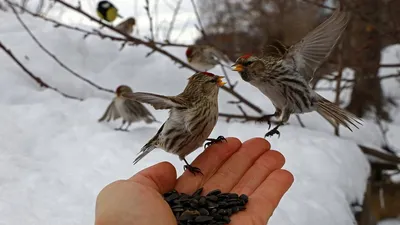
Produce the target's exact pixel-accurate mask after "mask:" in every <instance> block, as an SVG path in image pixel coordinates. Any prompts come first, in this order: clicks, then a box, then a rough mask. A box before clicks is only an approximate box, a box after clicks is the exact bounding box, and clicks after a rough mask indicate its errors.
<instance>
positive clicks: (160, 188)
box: [128, 162, 176, 194]
mask: <svg viewBox="0 0 400 225" xmlns="http://www.w3.org/2000/svg"><path fill="white" fill-rule="evenodd" d="M128 181H133V182H136V183H139V184H142V185H144V186H146V187H149V188H152V189H154V190H156V191H157V192H158V193H160V194H163V193H165V192H168V191H171V190H172V189H173V188H174V187H175V184H176V170H175V167H174V166H173V165H172V164H171V163H169V162H161V163H158V164H156V165H154V166H151V167H148V168H146V169H144V170H142V171H140V172H138V173H137V174H135V175H134V176H132V177H131V178H129V179H128Z"/></svg>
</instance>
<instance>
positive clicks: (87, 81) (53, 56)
mask: <svg viewBox="0 0 400 225" xmlns="http://www.w3.org/2000/svg"><path fill="white" fill-rule="evenodd" d="M5 1H7V2H9V1H8V0H5ZM9 6H10V7H11V9H12V10H13V12H14V15H15V16H16V17H17V19H18V21H19V22H20V24H21V25H22V27H23V28H24V29H25V30H26V32H28V34H29V36H31V38H32V39H33V41H34V42H35V43H36V44H37V45H38V46H39V47H40V48H41V49H42V50H43V51H44V52H45V53H46V54H47V55H49V56H50V57H51V58H53V59H54V61H56V62H57V63H58V64H59V65H60V66H61V67H62V68H64V69H65V70H67V71H68V72H70V73H71V74H72V75H74V76H76V77H78V78H79V79H81V80H83V81H85V82H86V83H88V84H90V85H92V86H93V87H95V88H97V89H99V90H101V91H106V92H109V93H114V91H113V90H110V89H107V88H104V87H101V86H99V85H97V84H95V83H93V82H92V81H90V80H88V79H86V78H84V77H83V76H81V75H79V74H78V73H76V72H75V71H73V70H72V69H70V68H69V67H67V66H66V65H65V64H64V63H62V62H61V61H60V60H59V59H58V58H57V57H56V56H55V55H54V54H53V53H51V52H50V51H49V50H48V49H47V48H45V47H44V46H43V45H42V43H40V41H39V40H38V39H37V38H36V37H35V35H34V34H33V33H32V31H31V30H30V29H29V28H28V27H27V26H26V24H25V23H24V22H23V21H22V19H21V17H20V16H19V15H18V13H17V11H16V10H15V8H14V7H13V5H12V4H9Z"/></svg>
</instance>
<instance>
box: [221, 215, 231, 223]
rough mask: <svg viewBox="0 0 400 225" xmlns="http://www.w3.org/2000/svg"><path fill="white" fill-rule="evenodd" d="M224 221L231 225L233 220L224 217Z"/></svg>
mask: <svg viewBox="0 0 400 225" xmlns="http://www.w3.org/2000/svg"><path fill="white" fill-rule="evenodd" d="M222 219H223V220H224V222H226V223H230V222H231V219H230V218H229V217H228V216H224V217H222Z"/></svg>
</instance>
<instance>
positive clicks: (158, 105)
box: [124, 92, 187, 109]
mask: <svg viewBox="0 0 400 225" xmlns="http://www.w3.org/2000/svg"><path fill="white" fill-rule="evenodd" d="M124 97H125V98H128V99H132V100H136V101H139V102H143V103H147V104H150V105H152V106H153V107H154V109H171V108H181V109H184V108H187V106H186V105H185V103H184V102H183V101H182V100H181V99H179V98H177V97H174V96H163V95H157V94H152V93H145V92H135V93H129V94H126V95H125V94H124Z"/></svg>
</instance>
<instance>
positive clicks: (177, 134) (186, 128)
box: [158, 106, 218, 159]
mask: <svg viewBox="0 0 400 225" xmlns="http://www.w3.org/2000/svg"><path fill="white" fill-rule="evenodd" d="M217 119H218V106H214V107H193V108H189V109H176V108H173V109H171V111H170V116H169V118H168V120H167V121H166V122H165V123H164V127H163V129H162V131H161V133H160V135H159V137H158V145H159V146H158V147H159V148H162V149H164V150H165V151H167V152H170V153H173V154H176V155H178V156H179V157H180V158H181V159H182V158H183V157H185V156H186V155H188V154H190V153H191V152H193V151H195V150H196V149H197V148H199V147H200V146H202V145H203V143H204V141H205V140H206V139H207V138H208V137H209V135H210V134H211V132H212V130H213V128H214V126H215V124H216V123H217Z"/></svg>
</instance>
